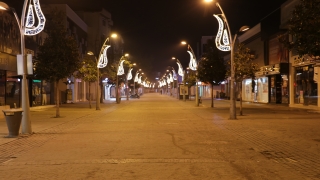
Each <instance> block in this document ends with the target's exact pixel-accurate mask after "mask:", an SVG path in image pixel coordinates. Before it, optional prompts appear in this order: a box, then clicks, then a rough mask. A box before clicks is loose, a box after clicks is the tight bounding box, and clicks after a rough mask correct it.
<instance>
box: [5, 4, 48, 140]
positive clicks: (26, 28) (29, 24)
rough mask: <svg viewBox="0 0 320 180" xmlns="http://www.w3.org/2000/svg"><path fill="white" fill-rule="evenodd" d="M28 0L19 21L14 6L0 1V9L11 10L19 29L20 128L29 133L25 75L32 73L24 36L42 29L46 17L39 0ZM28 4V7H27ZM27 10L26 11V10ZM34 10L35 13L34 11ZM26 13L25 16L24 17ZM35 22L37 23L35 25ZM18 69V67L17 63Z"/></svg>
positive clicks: (28, 106)
mask: <svg viewBox="0 0 320 180" xmlns="http://www.w3.org/2000/svg"><path fill="white" fill-rule="evenodd" d="M28 1H29V0H25V1H24V4H23V8H22V14H21V19H20V21H19V18H18V15H17V13H16V11H15V9H14V8H11V7H9V6H8V5H7V4H6V3H4V2H1V1H0V10H11V11H12V12H13V14H14V16H15V18H16V20H17V23H18V26H19V30H20V39H21V54H20V55H17V60H18V61H19V60H21V61H22V72H21V74H20V72H19V71H18V74H19V75H22V84H21V106H22V110H23V116H22V122H21V130H22V134H31V133H32V129H31V120H30V104H29V93H28V82H27V75H28V74H32V72H30V71H28V68H27V66H28V65H31V67H32V63H31V64H29V63H28V64H27V58H26V54H25V40H24V36H25V35H27V36H33V35H36V34H38V33H40V32H41V31H42V30H43V29H44V25H45V22H46V19H45V17H44V15H43V13H42V10H41V7H40V3H39V0H34V1H33V5H32V3H31V2H28ZM27 6H28V8H27ZM27 9H28V11H27V12H26V10H27ZM34 12H35V13H34ZM26 14H27V18H26ZM34 14H36V17H37V20H35V17H34ZM35 22H37V23H38V24H37V25H36V26H35ZM17 64H18V69H19V67H20V65H19V63H17Z"/></svg>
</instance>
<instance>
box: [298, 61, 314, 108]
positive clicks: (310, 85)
mask: <svg viewBox="0 0 320 180" xmlns="http://www.w3.org/2000/svg"><path fill="white" fill-rule="evenodd" d="M319 63H320V60H319V59H312V58H310V57H309V58H297V59H296V60H295V61H294V62H293V65H292V66H293V67H294V80H293V81H294V85H293V88H294V94H295V96H294V104H301V105H305V106H318V94H319V92H318V84H317V81H318V75H319V74H318V72H319V69H320V68H319V67H318V64H319Z"/></svg>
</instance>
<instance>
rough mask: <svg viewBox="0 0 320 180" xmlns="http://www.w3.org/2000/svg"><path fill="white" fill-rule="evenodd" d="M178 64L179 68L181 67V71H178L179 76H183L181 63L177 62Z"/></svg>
mask: <svg viewBox="0 0 320 180" xmlns="http://www.w3.org/2000/svg"><path fill="white" fill-rule="evenodd" d="M177 64H178V67H179V69H178V74H179V75H180V76H183V69H182V65H181V64H180V63H179V62H177Z"/></svg>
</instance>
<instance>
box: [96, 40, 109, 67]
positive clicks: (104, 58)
mask: <svg viewBox="0 0 320 180" xmlns="http://www.w3.org/2000/svg"><path fill="white" fill-rule="evenodd" d="M109 47H111V46H110V45H107V46H106V47H105V48H104V49H103V53H102V54H100V57H99V62H98V65H97V67H98V68H104V67H106V66H107V64H108V57H107V50H108V48H109Z"/></svg>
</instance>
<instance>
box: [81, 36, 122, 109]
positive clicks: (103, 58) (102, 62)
mask: <svg viewBox="0 0 320 180" xmlns="http://www.w3.org/2000/svg"><path fill="white" fill-rule="evenodd" d="M111 37H112V38H116V37H117V34H112V35H111ZM108 41H110V39H109V37H108V38H107V39H106V40H105V41H104V43H103V44H102V47H101V50H100V53H99V57H98V59H99V61H98V59H97V57H96V56H94V53H93V52H92V51H88V52H87V54H88V55H90V56H94V58H95V60H96V64H97V89H96V94H97V97H96V110H100V91H99V89H100V78H99V76H100V75H99V68H104V67H106V66H107V65H108V57H107V50H108V48H110V47H111V45H108V44H107V42H108Z"/></svg>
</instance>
